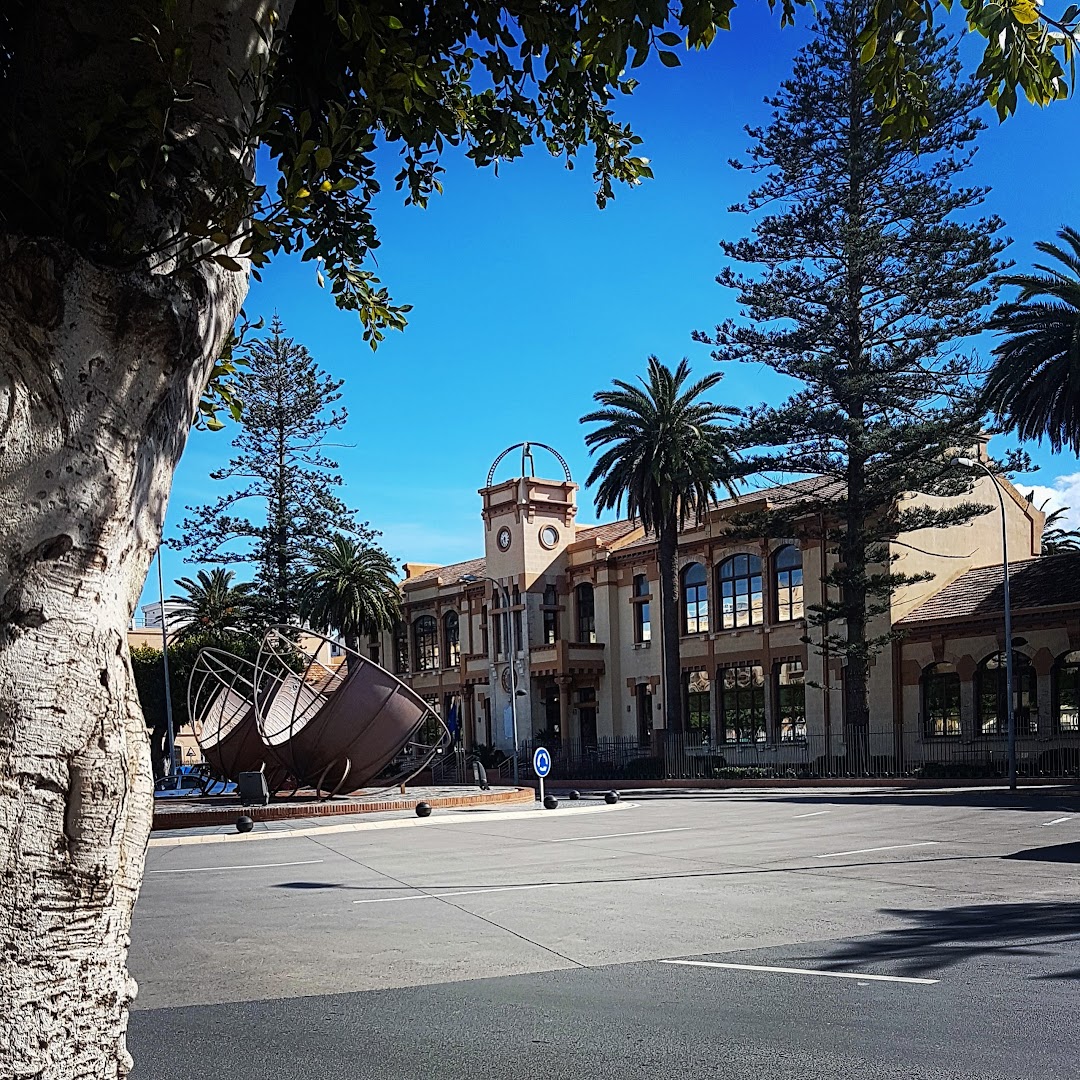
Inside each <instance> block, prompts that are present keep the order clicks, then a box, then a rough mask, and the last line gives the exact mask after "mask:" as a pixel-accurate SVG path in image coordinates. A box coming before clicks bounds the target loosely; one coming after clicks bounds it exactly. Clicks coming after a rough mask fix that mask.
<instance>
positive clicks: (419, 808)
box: [416, 802, 431, 817]
mask: <svg viewBox="0 0 1080 1080" xmlns="http://www.w3.org/2000/svg"><path fill="white" fill-rule="evenodd" d="M416 816H417V817H431V807H430V806H429V805H428V804H427V803H426V802H418V803H417V804H416Z"/></svg>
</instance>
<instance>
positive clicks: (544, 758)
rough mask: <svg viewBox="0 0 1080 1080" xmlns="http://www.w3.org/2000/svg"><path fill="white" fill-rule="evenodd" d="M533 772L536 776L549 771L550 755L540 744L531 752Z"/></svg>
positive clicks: (543, 774)
mask: <svg viewBox="0 0 1080 1080" xmlns="http://www.w3.org/2000/svg"><path fill="white" fill-rule="evenodd" d="M533 772H534V773H536V775H537V776H547V774H548V773H549V772H551V755H550V754H549V753H548V752H547V751H546V750H545V749H544V748H543V747H542V746H538V747H537V748H536V753H535V754H533Z"/></svg>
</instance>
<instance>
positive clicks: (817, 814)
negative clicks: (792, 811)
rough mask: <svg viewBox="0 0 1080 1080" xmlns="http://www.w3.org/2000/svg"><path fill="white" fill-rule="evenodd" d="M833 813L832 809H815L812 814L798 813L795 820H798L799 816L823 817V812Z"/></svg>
mask: <svg viewBox="0 0 1080 1080" xmlns="http://www.w3.org/2000/svg"><path fill="white" fill-rule="evenodd" d="M831 813H832V811H831V810H815V811H814V812H813V813H812V814H796V815H795V820H796V821H798V819H799V818H803V817H821V815H822V814H831Z"/></svg>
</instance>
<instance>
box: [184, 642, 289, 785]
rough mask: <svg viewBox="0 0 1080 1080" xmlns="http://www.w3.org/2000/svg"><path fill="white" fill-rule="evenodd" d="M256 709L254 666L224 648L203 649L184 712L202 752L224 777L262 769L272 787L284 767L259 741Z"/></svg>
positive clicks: (281, 780)
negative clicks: (192, 725)
mask: <svg viewBox="0 0 1080 1080" xmlns="http://www.w3.org/2000/svg"><path fill="white" fill-rule="evenodd" d="M255 713H256V710H255V665H254V664H253V663H252V662H251V661H250V660H245V659H244V658H243V657H240V656H234V655H233V654H232V653H230V652H226V651H225V650H224V649H209V648H208V649H202V650H201V651H200V652H199V655H198V656H197V657H196V659H195V665H194V667H193V668H192V670H191V678H190V679H189V680H188V716H189V717H190V719H191V722H192V724H194V725H195V731H196V738H197V739H198V741H199V748H200V749H201V750H202V753H203V757H204V758H205V759H206V761H207V763H208V764H209V766H210V769H211V771H212V772H213V773H214V775H215V776H218V777H220V778H221V779H223V780H233V781H235V780H236V779H237V778H238V777H239V775H240V773H242V772H257V771H259V770H263V771H265V772H266V774H267V786H268V787H269V788H270V790H271V791H274V790H276V789H277V788H278V787H279V786H281V784H282V783H283V782H284V780H285V769H284V767H283V765H282V763H281V759H280V758H279V757H278V755H277V754H276V753H275V752H274V750H272V749H271V748H270V747H269V746H267V745H266V743H265V742H263V739H262V737H261V735H260V734H259V726H258V724H257V722H256V717H255Z"/></svg>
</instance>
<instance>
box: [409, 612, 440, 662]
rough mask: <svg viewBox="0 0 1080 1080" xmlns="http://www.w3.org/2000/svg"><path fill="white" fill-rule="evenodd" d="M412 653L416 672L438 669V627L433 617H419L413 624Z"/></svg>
mask: <svg viewBox="0 0 1080 1080" xmlns="http://www.w3.org/2000/svg"><path fill="white" fill-rule="evenodd" d="M413 651H414V653H415V654H416V670H417V671H437V670H438V668H439V626H438V624H437V623H436V622H435V616H434V615H421V616H420V617H419V618H418V619H417V620H416V621H415V622H414V623H413Z"/></svg>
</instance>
